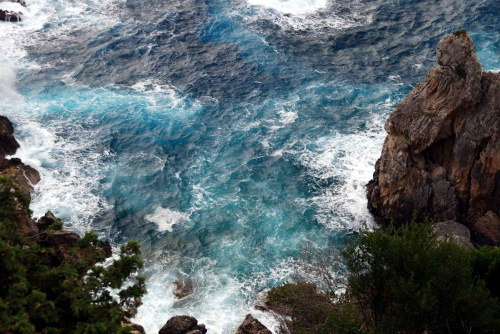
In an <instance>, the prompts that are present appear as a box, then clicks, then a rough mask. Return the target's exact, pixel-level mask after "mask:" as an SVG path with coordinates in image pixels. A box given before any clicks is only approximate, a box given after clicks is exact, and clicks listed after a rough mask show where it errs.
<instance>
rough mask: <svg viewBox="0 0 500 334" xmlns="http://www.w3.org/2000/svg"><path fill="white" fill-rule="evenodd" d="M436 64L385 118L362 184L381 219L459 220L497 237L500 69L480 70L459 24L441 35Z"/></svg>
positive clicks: (483, 238)
mask: <svg viewBox="0 0 500 334" xmlns="http://www.w3.org/2000/svg"><path fill="white" fill-rule="evenodd" d="M437 62H438V64H439V65H438V66H437V67H435V68H433V69H431V70H430V71H429V72H428V73H427V75H426V77H425V79H424V81H423V82H422V83H420V84H418V85H416V86H415V88H414V89H413V90H412V91H411V92H410V93H409V94H408V96H407V97H406V98H405V99H404V100H403V101H402V102H401V103H400V104H399V105H398V106H397V107H396V109H395V110H394V111H393V112H392V114H391V115H390V116H389V119H388V120H387V123H386V125H385V129H386V131H387V132H388V136H387V137H386V139H385V142H384V146H383V150H382V155H381V157H380V159H379V160H378V161H377V163H376V166H375V173H374V176H373V180H372V181H370V183H369V184H368V185H367V196H368V207H369V209H370V211H371V212H372V213H373V214H374V215H375V217H376V219H377V220H378V222H379V223H382V224H384V223H389V222H390V221H391V220H392V221H394V222H395V223H403V222H405V221H409V220H411V218H412V215H413V214H414V213H415V214H416V216H417V217H416V218H417V219H418V220H421V219H425V218H432V219H436V220H441V221H446V220H453V221H456V222H458V223H461V224H463V225H465V226H467V228H469V229H470V230H471V232H472V239H473V241H474V242H476V243H479V244H489V245H498V244H499V242H500V219H499V214H500V74H499V73H489V72H488V73H483V72H482V68H481V64H480V63H479V61H478V60H477V57H476V54H475V52H474V46H473V43H472V40H471V39H470V38H469V37H468V35H467V33H465V32H464V31H461V32H457V33H454V34H450V35H448V36H446V37H445V38H443V39H442V40H441V42H440V43H439V45H438V48H437Z"/></svg>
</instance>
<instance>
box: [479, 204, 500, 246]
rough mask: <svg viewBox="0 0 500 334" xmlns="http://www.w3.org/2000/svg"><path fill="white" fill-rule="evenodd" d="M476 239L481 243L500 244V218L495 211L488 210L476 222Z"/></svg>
mask: <svg viewBox="0 0 500 334" xmlns="http://www.w3.org/2000/svg"><path fill="white" fill-rule="evenodd" d="M474 233H475V234H477V236H476V239H477V240H478V241H479V242H480V243H481V244H486V245H490V246H496V245H499V244H500V218H499V217H498V216H497V215H496V214H495V213H494V212H493V211H488V212H486V214H485V215H484V216H482V217H481V218H479V219H478V220H477V221H476V224H474Z"/></svg>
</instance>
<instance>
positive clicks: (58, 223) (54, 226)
mask: <svg viewBox="0 0 500 334" xmlns="http://www.w3.org/2000/svg"><path fill="white" fill-rule="evenodd" d="M62 228H63V222H62V221H60V220H56V221H55V222H53V223H52V225H50V226H49V229H51V230H54V231H60V230H62Z"/></svg>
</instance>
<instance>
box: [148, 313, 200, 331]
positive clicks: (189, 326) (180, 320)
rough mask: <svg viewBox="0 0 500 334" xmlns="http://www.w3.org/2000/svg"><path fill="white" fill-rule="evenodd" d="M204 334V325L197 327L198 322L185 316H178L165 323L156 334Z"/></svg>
mask: <svg viewBox="0 0 500 334" xmlns="http://www.w3.org/2000/svg"><path fill="white" fill-rule="evenodd" d="M198 332H200V333H202V334H205V333H206V332H207V329H206V328H205V325H198V320H196V319H195V318H194V317H191V316H187V315H180V316H176V317H173V318H170V320H168V321H167V323H166V324H165V325H164V326H163V327H162V328H161V329H160V331H159V332H158V334H188V333H189V334H198Z"/></svg>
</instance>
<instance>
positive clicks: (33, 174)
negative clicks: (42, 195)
mask: <svg viewBox="0 0 500 334" xmlns="http://www.w3.org/2000/svg"><path fill="white" fill-rule="evenodd" d="M18 148H19V143H18V142H17V140H16V138H15V137H14V127H13V126H12V123H11V122H10V120H9V119H8V118H7V117H4V116H0V175H10V177H11V178H12V180H13V181H14V182H15V183H16V185H17V186H19V187H20V188H21V189H22V190H23V191H24V193H25V194H26V195H27V196H28V197H29V194H30V193H31V191H33V187H34V186H35V185H36V184H37V183H38V182H39V181H40V174H39V173H38V171H37V170H36V169H34V168H32V167H30V166H28V165H25V164H23V163H22V161H21V160H19V159H17V158H12V159H7V158H6V156H8V155H13V154H15V153H16V151H17V149H18Z"/></svg>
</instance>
